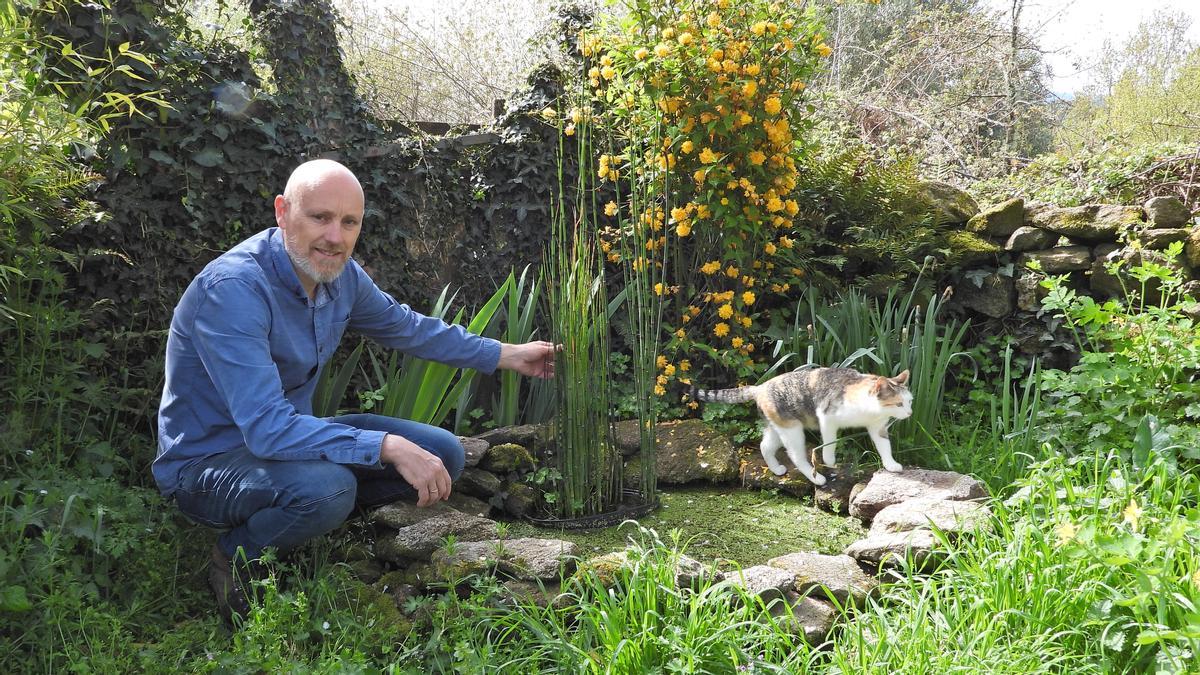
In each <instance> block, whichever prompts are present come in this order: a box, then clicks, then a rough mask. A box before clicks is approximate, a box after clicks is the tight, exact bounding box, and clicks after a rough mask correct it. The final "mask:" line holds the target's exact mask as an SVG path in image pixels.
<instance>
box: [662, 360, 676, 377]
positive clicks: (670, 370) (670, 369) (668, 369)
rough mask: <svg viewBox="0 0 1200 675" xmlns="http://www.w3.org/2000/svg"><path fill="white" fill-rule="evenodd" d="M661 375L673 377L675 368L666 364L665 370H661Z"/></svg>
mask: <svg viewBox="0 0 1200 675" xmlns="http://www.w3.org/2000/svg"><path fill="white" fill-rule="evenodd" d="M663 374H664V375H666V376H667V377H670V376H672V375H674V374H675V366H673V365H671V364H669V363H668V364H667V366H666V367H665V368H663Z"/></svg>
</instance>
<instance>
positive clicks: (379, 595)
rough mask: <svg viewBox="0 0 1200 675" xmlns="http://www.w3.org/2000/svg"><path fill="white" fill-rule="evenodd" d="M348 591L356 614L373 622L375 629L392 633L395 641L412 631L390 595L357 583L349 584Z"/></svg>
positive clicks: (410, 624) (408, 622) (409, 623)
mask: <svg viewBox="0 0 1200 675" xmlns="http://www.w3.org/2000/svg"><path fill="white" fill-rule="evenodd" d="M350 590H351V597H352V598H353V600H352V602H353V606H354V608H355V609H356V610H357V611H356V614H358V615H359V616H361V617H364V618H365V619H367V621H373V623H374V626H375V627H376V629H378V628H379V627H381V626H382V627H384V628H385V629H386V630H389V631H392V632H393V635H394V637H395V641H400V640H402V639H403V638H404V636H406V635H408V633H409V632H411V631H412V622H411V621H409V620H408V618H407V617H405V616H404V615H403V614H401V613H400V610H399V609H398V608H397V607H396V603H395V602H394V601H393V600H392V597H391V596H390V595H388V594H386V593H384V592H382V591H380V590H378V589H377V588H374V587H372V586H368V585H366V584H364V583H361V582H358V581H351V582H350Z"/></svg>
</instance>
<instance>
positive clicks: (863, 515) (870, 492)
mask: <svg viewBox="0 0 1200 675" xmlns="http://www.w3.org/2000/svg"><path fill="white" fill-rule="evenodd" d="M987 495H988V492H987V486H985V485H984V484H983V483H981V482H979V481H978V480H976V479H975V478H972V477H970V476H964V475H963V474H961V473H955V472H953V471H935V470H933V469H905V470H904V471H901V472H899V473H892V472H890V471H884V470H882V469H880V470H879V471H876V472H875V474H874V475H873V476H871V480H870V481H869V482H868V483H867V486H866V487H865V488H863V489H862V491H861V492H859V493H858V494H857V495H855V496H854V498H853V499H851V500H850V515H852V516H854V517H856V518H860V519H862V520H863V521H864V522H865V521H869V520H871V519H872V518H874V517H875V514H876V513H879V512H880V511H882V510H883V509H884V508H885V507H888V506H891V505H892V504H899V503H900V502H903V501H906V500H909V499H912V498H914V497H928V498H931V499H952V500H957V501H968V500H971V499H982V498H984V497H987Z"/></svg>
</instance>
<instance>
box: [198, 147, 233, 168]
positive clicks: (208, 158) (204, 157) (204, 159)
mask: <svg viewBox="0 0 1200 675" xmlns="http://www.w3.org/2000/svg"><path fill="white" fill-rule="evenodd" d="M192 161H193V162H195V163H197V164H199V165H200V166H203V167H207V168H212V167H214V166H216V165H218V164H220V163H221V162H223V161H225V154H224V153H222V152H221V149H220V148H216V147H213V146H211V145H210V146H208V147H207V148H204V149H203V150H201V151H200V152H193V153H192Z"/></svg>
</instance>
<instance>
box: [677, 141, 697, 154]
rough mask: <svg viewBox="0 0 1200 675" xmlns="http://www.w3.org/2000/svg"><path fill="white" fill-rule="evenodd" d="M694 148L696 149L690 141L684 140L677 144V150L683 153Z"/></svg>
mask: <svg viewBox="0 0 1200 675" xmlns="http://www.w3.org/2000/svg"><path fill="white" fill-rule="evenodd" d="M695 149H696V145H695V144H694V143H692V142H691V141H684V142H682V143H680V144H679V151H680V152H682V153H683V154H685V155H686V154H688V153H690V152H691V151H692V150H695Z"/></svg>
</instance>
